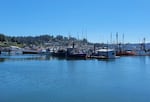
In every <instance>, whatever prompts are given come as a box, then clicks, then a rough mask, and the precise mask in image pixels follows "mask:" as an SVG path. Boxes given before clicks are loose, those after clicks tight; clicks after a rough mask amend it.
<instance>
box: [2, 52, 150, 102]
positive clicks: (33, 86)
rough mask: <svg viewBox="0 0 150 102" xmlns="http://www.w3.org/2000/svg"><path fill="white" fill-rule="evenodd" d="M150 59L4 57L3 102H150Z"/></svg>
mask: <svg viewBox="0 0 150 102" xmlns="http://www.w3.org/2000/svg"><path fill="white" fill-rule="evenodd" d="M149 96H150V57H121V58H118V59H115V60H108V61H106V60H65V59H56V58H51V57H49V56H35V55H34V56H32V55H30V56H0V102H34V101H35V102H149V101H150V97H149Z"/></svg>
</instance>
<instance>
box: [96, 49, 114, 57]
mask: <svg viewBox="0 0 150 102" xmlns="http://www.w3.org/2000/svg"><path fill="white" fill-rule="evenodd" d="M93 57H94V58H97V59H115V58H116V51H115V50H114V49H108V48H106V49H99V50H96V54H95V55H94V56H93Z"/></svg>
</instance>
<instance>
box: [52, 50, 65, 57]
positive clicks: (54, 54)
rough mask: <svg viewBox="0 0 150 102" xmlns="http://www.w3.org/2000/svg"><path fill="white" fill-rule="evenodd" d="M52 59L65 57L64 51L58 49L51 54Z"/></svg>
mask: <svg viewBox="0 0 150 102" xmlns="http://www.w3.org/2000/svg"><path fill="white" fill-rule="evenodd" d="M51 55H52V56H54V57H66V50H63V49H60V50H57V51H53V52H52V53H51Z"/></svg>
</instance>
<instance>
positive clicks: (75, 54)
mask: <svg viewBox="0 0 150 102" xmlns="http://www.w3.org/2000/svg"><path fill="white" fill-rule="evenodd" d="M76 50H77V51H76ZM86 57H87V54H85V53H79V52H78V49H76V48H68V49H67V58H72V59H85V58H86Z"/></svg>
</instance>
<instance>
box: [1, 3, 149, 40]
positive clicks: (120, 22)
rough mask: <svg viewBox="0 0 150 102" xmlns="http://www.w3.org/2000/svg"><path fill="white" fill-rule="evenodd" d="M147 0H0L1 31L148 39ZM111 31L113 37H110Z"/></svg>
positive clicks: (80, 37) (95, 38)
mask: <svg viewBox="0 0 150 102" xmlns="http://www.w3.org/2000/svg"><path fill="white" fill-rule="evenodd" d="M149 5H150V0H0V33H3V34H6V35H10V36H36V35H43V34H50V35H54V36H56V35H63V36H69V35H70V36H72V37H76V38H79V39H82V38H87V39H88V40H89V41H91V42H100V43H102V42H104V43H106V42H111V41H112V42H115V41H116V33H117V32H118V36H119V41H120V42H121V41H122V39H123V38H122V36H123V34H124V41H125V42H126V43H128V42H130V43H135V42H138V43H139V42H142V39H143V38H144V37H145V38H146V42H150V13H149V11H150V6H149ZM111 34H112V40H111Z"/></svg>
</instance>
